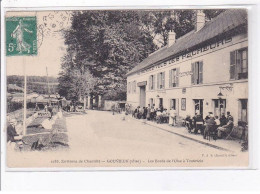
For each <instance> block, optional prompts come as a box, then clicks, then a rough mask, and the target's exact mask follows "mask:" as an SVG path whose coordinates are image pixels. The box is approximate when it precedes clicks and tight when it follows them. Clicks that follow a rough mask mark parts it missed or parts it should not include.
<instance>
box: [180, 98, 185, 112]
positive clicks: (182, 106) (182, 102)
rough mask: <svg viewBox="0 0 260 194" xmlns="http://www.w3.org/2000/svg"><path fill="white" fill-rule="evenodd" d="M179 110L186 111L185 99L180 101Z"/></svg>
mask: <svg viewBox="0 0 260 194" xmlns="http://www.w3.org/2000/svg"><path fill="white" fill-rule="evenodd" d="M181 110H186V98H182V99H181Z"/></svg>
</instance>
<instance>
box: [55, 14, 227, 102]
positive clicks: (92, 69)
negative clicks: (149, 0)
mask: <svg viewBox="0 0 260 194" xmlns="http://www.w3.org/2000/svg"><path fill="white" fill-rule="evenodd" d="M221 12H222V11H221V10H213V11H211V10H207V11H206V12H205V13H206V15H207V17H208V18H212V17H215V16H216V15H218V14H219V13H221ZM194 18H195V12H194V10H163V11H160V10H156V11H151V10H135V11H133V10H124V11H114V10H110V11H104V10H103V11H76V12H74V13H73V17H72V25H71V28H69V29H68V30H65V31H63V34H64V37H65V44H66V45H67V54H66V56H64V58H63V60H62V72H61V74H60V78H59V93H60V95H62V96H66V97H67V98H69V99H74V100H77V99H79V98H80V96H82V95H88V94H91V95H94V96H95V95H98V94H101V95H103V97H105V98H108V99H115V100H116V99H118V100H123V99H125V97H126V77H125V75H126V73H127V72H128V71H129V70H131V69H132V68H133V67H134V66H135V65H137V64H138V63H139V62H141V61H142V60H143V59H145V58H146V57H148V55H149V54H150V53H152V52H154V51H155V50H157V49H158V48H159V47H161V46H165V45H166V44H167V39H168V32H169V30H174V31H175V33H176V38H178V37H180V36H183V35H184V34H186V33H188V32H189V31H191V30H192V29H193V28H194ZM85 73H86V74H85ZM84 87H87V89H85V88H84Z"/></svg>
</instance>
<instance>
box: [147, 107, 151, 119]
mask: <svg viewBox="0 0 260 194" xmlns="http://www.w3.org/2000/svg"><path fill="white" fill-rule="evenodd" d="M146 119H147V120H148V121H149V120H150V119H151V107H150V104H148V107H147V116H146Z"/></svg>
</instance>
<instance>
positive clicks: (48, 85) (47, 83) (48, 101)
mask: <svg viewBox="0 0 260 194" xmlns="http://www.w3.org/2000/svg"><path fill="white" fill-rule="evenodd" d="M46 75H47V87H48V95H49V99H48V103H49V104H50V87H49V76H48V68H47V66H46Z"/></svg>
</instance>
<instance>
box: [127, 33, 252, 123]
mask: <svg viewBox="0 0 260 194" xmlns="http://www.w3.org/2000/svg"><path fill="white" fill-rule="evenodd" d="M247 46H248V41H247V34H242V35H238V36H235V37H232V41H229V42H227V43H224V44H219V46H216V47H215V48H212V49H208V50H207V51H204V52H201V53H199V54H196V55H194V56H191V57H189V58H188V57H181V56H180V59H179V61H178V62H176V61H175V62H174V63H169V62H167V63H163V64H160V65H157V66H155V67H153V68H151V69H150V70H147V71H144V72H142V73H141V72H138V73H135V74H132V75H129V76H128V77H127V83H131V82H133V81H135V82H136V83H138V82H143V81H147V86H146V105H148V104H149V103H150V99H151V98H153V100H154V102H155V106H156V107H158V106H159V98H163V100H164V102H163V105H164V107H165V108H167V109H169V108H170V99H176V101H177V104H178V107H177V111H178V113H179V115H180V116H182V117H185V116H186V115H188V114H189V115H191V116H193V115H194V113H195V110H194V101H193V99H203V112H204V115H203V116H204V117H205V115H206V114H207V113H208V112H212V111H213V110H212V109H213V107H214V104H213V99H218V96H217V94H218V93H219V92H220V88H219V87H227V88H228V87H230V86H231V88H232V89H231V91H229V90H227V89H222V90H221V93H222V94H223V95H224V96H223V97H222V98H223V99H226V104H227V107H226V111H230V112H231V114H232V113H233V114H234V115H233V116H234V119H235V122H237V121H238V106H239V105H238V103H239V102H238V100H239V99H247V98H248V82H247V79H246V80H230V72H229V71H230V52H231V51H234V50H237V49H240V48H244V47H247ZM197 61H203V83H202V84H199V85H192V84H191V74H189V72H190V71H191V64H192V63H194V62H197ZM173 68H180V73H181V74H182V76H181V77H179V86H178V87H174V88H170V87H169V77H170V76H169V70H171V69H173ZM159 72H165V88H164V89H160V90H159V89H157V86H156V89H155V90H149V76H150V75H154V74H156V76H157V73H159ZM185 72H186V73H187V74H185ZM155 83H157V77H156V81H155ZM230 84H231V85H230ZM155 85H156V84H155ZM183 90H186V92H184V91H183ZM182 98H185V99H186V110H181V99H182ZM127 102H128V103H130V104H132V105H133V107H136V106H138V105H139V104H140V88H139V87H136V92H130V93H129V91H128V93H127Z"/></svg>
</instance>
